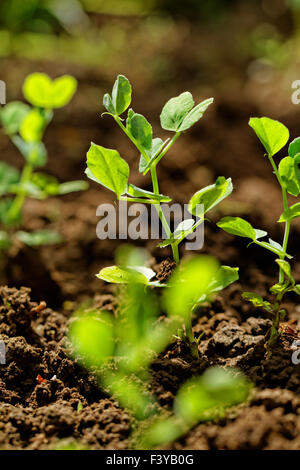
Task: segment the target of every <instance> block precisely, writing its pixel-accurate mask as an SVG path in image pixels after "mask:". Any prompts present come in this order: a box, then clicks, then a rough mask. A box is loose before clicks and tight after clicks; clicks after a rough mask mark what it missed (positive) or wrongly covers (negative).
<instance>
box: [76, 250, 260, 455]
mask: <svg viewBox="0 0 300 470" xmlns="http://www.w3.org/2000/svg"><path fill="white" fill-rule="evenodd" d="M133 258H135V259H136V258H137V257H136V256H135V254H134V256H133ZM133 258H132V256H131V259H133ZM216 269H217V263H215V261H214V260H213V259H208V258H207V257H204V258H201V257H199V258H197V262H195V259H194V260H192V264H190V263H188V265H187V266H186V272H189V274H191V273H192V271H193V273H194V274H198V275H199V274H204V273H205V278H204V279H202V277H201V276H199V277H198V280H200V282H198V286H197V289H198V291H197V292H195V290H194V289H193V295H194V296H195V295H196V294H197V295H201V296H206V295H209V285H211V281H212V277H211V275H212V274H215V270H216ZM123 270H124V271H123V273H124V274H125V275H126V276H127V277H126V279H127V280H129V281H128V282H127V283H124V286H122V288H121V292H120V294H121V301H120V303H119V307H118V310H117V313H116V316H115V317H113V316H112V315H109V314H108V313H106V312H99V311H90V312H86V313H85V312H83V313H81V314H78V313H75V316H74V320H73V322H72V323H71V328H70V335H69V337H70V340H71V342H72V344H73V350H74V352H73V355H74V356H75V357H76V358H79V360H80V361H81V362H82V363H83V365H85V366H86V367H88V368H89V369H91V370H92V371H93V373H94V375H95V376H96V378H97V379H98V380H99V383H100V384H101V385H102V386H103V387H104V389H106V390H107V391H108V392H109V394H110V395H111V396H112V397H114V398H115V399H117V401H118V402H119V403H120V405H121V406H122V407H124V408H126V409H128V410H129V411H130V412H131V413H132V415H133V416H134V417H135V419H136V422H137V425H136V427H137V436H135V441H136V444H135V446H136V447H137V446H138V447H140V448H152V447H155V446H157V445H162V444H165V443H167V442H171V441H172V440H175V439H177V438H179V437H180V436H181V435H183V434H184V433H186V432H187V431H188V430H189V429H191V428H192V427H193V426H194V425H195V424H197V423H198V422H199V421H206V420H210V419H216V418H220V417H222V416H223V415H224V412H225V409H226V408H227V407H230V406H233V405H236V404H238V403H241V402H243V401H244V400H245V399H246V398H247V396H248V394H249V391H250V388H251V384H250V383H249V382H248V380H247V379H246V378H245V377H244V376H243V375H242V374H239V373H236V372H233V371H231V370H223V369H216V368H213V369H210V370H208V371H206V372H205V374H204V375H203V376H202V377H198V378H197V377H194V378H193V379H191V380H189V381H188V382H187V383H186V384H184V385H183V386H182V387H181V388H180V390H179V392H178V394H177V396H176V399H175V402H174V408H173V412H172V413H171V415H170V413H168V414H166V415H164V414H163V415H162V413H161V409H160V407H159V404H158V403H157V401H156V400H155V398H154V397H153V395H152V394H151V392H150V390H151V384H150V367H151V364H152V362H153V359H154V358H155V356H156V355H157V354H159V353H160V352H162V351H163V350H164V349H165V348H166V346H167V345H168V344H169V343H170V342H171V338H172V335H173V334H174V333H175V332H176V329H177V328H178V326H179V325H180V323H181V321H182V309H181V308H179V307H177V310H174V308H173V307H174V304H175V302H176V300H178V298H179V295H178V294H177V297H176V299H173V297H174V293H175V286H174V283H173V287H170V290H169V293H168V289H166V291H165V292H166V298H165V301H166V303H167V304H169V305H170V306H169V307H167V310H168V311H169V312H171V314H170V315H169V318H168V319H166V321H158V317H159V314H160V310H159V303H158V299H157V297H156V295H155V292H154V291H153V290H150V289H147V288H145V285H144V284H145V280H144V281H143V279H142V277H140V274H141V273H140V272H139V270H136V269H133V268H126V267H124V268H123ZM208 273H209V274H208ZM186 277H187V276H186ZM145 279H146V278H145ZM195 284H196V283H194V286H195ZM191 290H192V289H191V288H190V286H187V285H185V289H184V288H181V293H183V294H184V299H182V300H181V302H182V303H183V302H184V303H185V302H186V301H188V300H189V299H190V298H191ZM178 313H179V315H178ZM145 420H147V425H145ZM141 424H142V425H141ZM145 428H146V429H147V430H146V431H145Z"/></svg>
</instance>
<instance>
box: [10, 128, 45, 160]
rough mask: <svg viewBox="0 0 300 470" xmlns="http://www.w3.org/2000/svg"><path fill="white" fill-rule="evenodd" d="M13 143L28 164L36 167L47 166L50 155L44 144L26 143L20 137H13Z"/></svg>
mask: <svg viewBox="0 0 300 470" xmlns="http://www.w3.org/2000/svg"><path fill="white" fill-rule="evenodd" d="M12 142H13V143H14V145H15V146H16V147H17V149H18V150H19V151H20V152H21V154H22V155H23V157H24V158H25V160H26V161H27V162H28V163H30V164H31V165H33V166H34V167H42V166H45V165H46V163H47V157H48V155H47V149H46V147H45V145H44V144H43V142H25V141H24V140H23V139H21V137H19V136H18V135H14V136H13V137H12Z"/></svg>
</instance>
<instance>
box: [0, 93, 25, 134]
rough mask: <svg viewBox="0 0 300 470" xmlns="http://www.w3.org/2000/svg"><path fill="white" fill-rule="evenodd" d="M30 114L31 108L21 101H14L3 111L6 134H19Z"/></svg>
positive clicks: (2, 119)
mask: <svg viewBox="0 0 300 470" xmlns="http://www.w3.org/2000/svg"><path fill="white" fill-rule="evenodd" d="M29 112H30V107H29V106H28V105H27V104H24V103H22V102H20V101H12V102H11V103H8V104H7V105H6V106H4V108H3V109H2V110H1V122H2V126H3V128H4V131H5V132H6V134H9V135H12V134H17V133H18V132H19V129H20V125H21V123H22V121H23V120H24V118H25V117H26V115H27V114H28V113H29Z"/></svg>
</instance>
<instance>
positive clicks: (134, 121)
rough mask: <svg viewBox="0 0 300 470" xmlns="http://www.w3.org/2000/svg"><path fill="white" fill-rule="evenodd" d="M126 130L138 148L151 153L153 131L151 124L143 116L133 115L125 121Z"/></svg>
mask: <svg viewBox="0 0 300 470" xmlns="http://www.w3.org/2000/svg"><path fill="white" fill-rule="evenodd" d="M127 129H128V131H129V132H130V134H131V135H132V137H133V138H134V139H135V140H136V141H137V142H138V144H139V146H140V147H142V148H143V149H145V150H148V151H151V149H152V137H153V131H152V126H151V124H150V123H149V122H148V121H147V119H146V118H145V117H144V116H142V115H141V114H136V113H134V114H133V115H132V116H131V117H130V118H128V120H127Z"/></svg>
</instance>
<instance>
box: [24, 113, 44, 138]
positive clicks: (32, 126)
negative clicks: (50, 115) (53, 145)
mask: <svg viewBox="0 0 300 470" xmlns="http://www.w3.org/2000/svg"><path fill="white" fill-rule="evenodd" d="M45 127H46V121H45V118H44V117H43V116H42V114H41V113H40V111H39V110H38V109H33V110H32V111H30V112H29V113H28V114H27V115H26V116H25V118H24V119H23V121H22V122H21V125H20V136H21V137H22V138H23V139H24V141H25V142H40V141H41V140H42V138H43V134H44V130H45Z"/></svg>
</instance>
